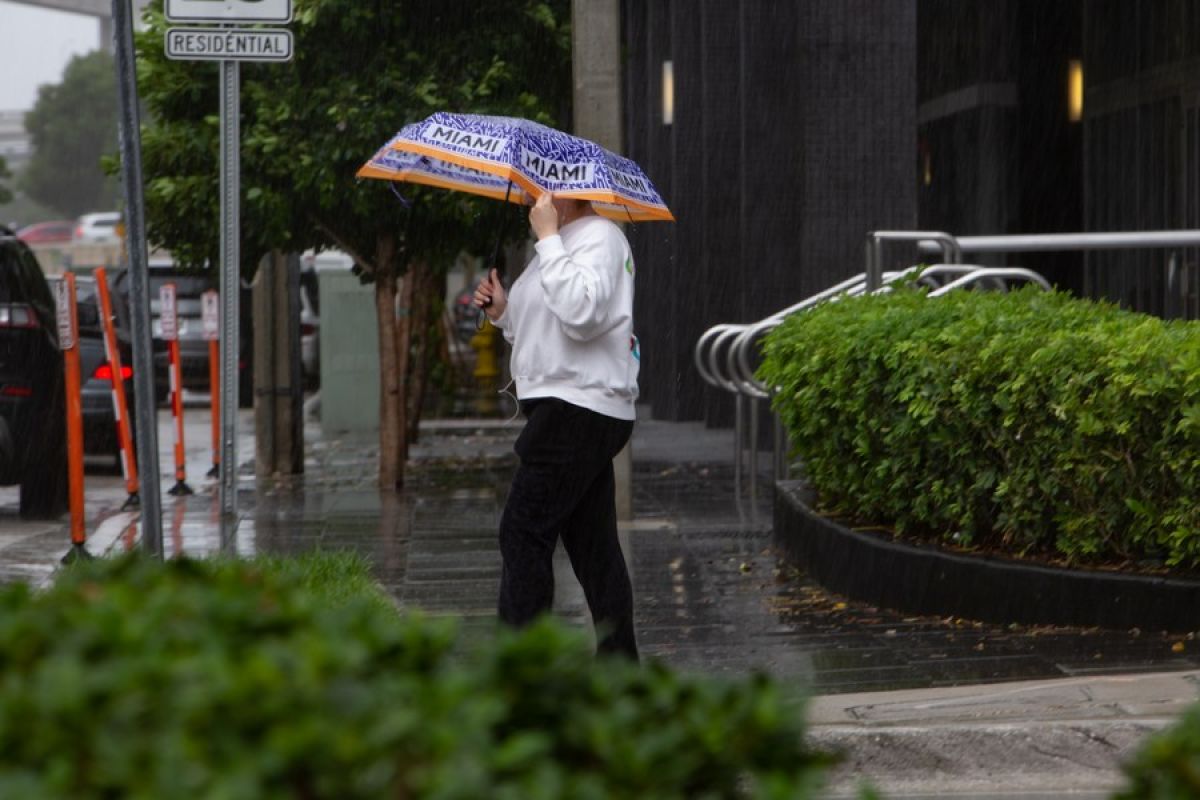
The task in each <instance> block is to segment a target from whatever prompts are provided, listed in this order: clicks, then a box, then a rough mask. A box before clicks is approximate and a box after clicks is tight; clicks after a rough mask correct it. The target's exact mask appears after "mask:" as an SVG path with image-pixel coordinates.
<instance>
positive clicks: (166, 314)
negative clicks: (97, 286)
mask: <svg viewBox="0 0 1200 800" xmlns="http://www.w3.org/2000/svg"><path fill="white" fill-rule="evenodd" d="M158 318H159V322H160V324H161V325H162V337H163V339H165V340H166V341H167V356H168V358H169V362H170V363H169V364H168V365H167V370H168V371H169V372H170V376H171V414H172V415H173V416H174V417H175V485H174V486H172V487H171V488H170V489H168V490H167V494H171V495H187V494H194V492H193V491H192V488H191V487H190V486H188V485H187V454H186V451H185V450H184V445H183V366H182V365H181V364H180V363H179V326H178V322H177V321H178V319H179V316H178V313H177V309H176V306H175V284H173V283H167V284H164V285H163V286H162V288H161V289H159V292H158Z"/></svg>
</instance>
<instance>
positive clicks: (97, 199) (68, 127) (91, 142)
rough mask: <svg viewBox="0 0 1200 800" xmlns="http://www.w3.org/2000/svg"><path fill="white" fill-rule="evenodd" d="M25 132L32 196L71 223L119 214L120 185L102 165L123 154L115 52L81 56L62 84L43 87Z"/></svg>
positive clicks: (25, 186)
mask: <svg viewBox="0 0 1200 800" xmlns="http://www.w3.org/2000/svg"><path fill="white" fill-rule="evenodd" d="M25 130H26V131H28V132H29V138H30V143H31V144H32V145H33V155H32V156H31V157H30V160H29V163H28V164H27V165H26V166H25V169H24V170H23V171H22V172H21V177H20V179H19V185H20V187H21V190H22V191H23V192H24V193H25V194H26V195H28V196H29V197H30V198H31V199H32V200H34V201H36V202H38V203H40V204H41V205H44V206H46V207H48V208H51V209H53V210H54V211H55V212H56V213H57V214H58V215H59V216H60V217H65V218H68V219H69V218H72V217H77V216H79V215H81V214H86V213H88V212H91V211H111V210H114V209H116V207H117V188H118V184H117V180H116V179H115V178H112V177H109V176H108V175H106V174H105V171H104V168H103V167H102V165H101V161H102V158H103V156H104V154H105V153H111V152H113V151H114V150H116V149H117V80H116V70H115V67H114V66H113V56H112V53H109V52H106V51H103V50H94V51H92V52H91V53H88V54H86V55H81V56H75V57H74V58H72V59H71V60H70V61H69V62H68V63H67V66H66V69H64V70H63V77H62V80H61V81H60V82H59V83H54V84H46V85H43V86H40V87H38V96H37V101H36V102H35V103H34V106H33V110H31V111H30V112H29V113H28V114H26V115H25ZM0 201H2V199H0Z"/></svg>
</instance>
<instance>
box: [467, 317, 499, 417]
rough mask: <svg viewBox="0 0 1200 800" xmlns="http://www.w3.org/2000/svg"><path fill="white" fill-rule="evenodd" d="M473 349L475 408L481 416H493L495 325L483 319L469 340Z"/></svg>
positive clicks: (497, 410) (494, 402)
mask: <svg viewBox="0 0 1200 800" xmlns="http://www.w3.org/2000/svg"><path fill="white" fill-rule="evenodd" d="M469 344H470V345H471V349H472V350H474V351H475V372H474V375H475V388H476V390H477V391H478V395H477V396H476V399H475V410H476V412H477V413H478V414H479V416H481V417H490V416H494V415H495V414H496V413H498V412H499V405H498V404H497V402H496V390H497V388H498V387H497V385H496V384H497V379H498V378H499V377H500V370H499V369H498V368H497V366H496V326H494V325H492V323H491V321H489V320H486V319H485V320H484V321H483V327H481V328H480V329H479V330H477V331H476V332H475V335H474V336H472V337H471V341H470V342H469Z"/></svg>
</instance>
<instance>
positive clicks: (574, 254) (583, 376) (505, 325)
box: [496, 215, 640, 420]
mask: <svg viewBox="0 0 1200 800" xmlns="http://www.w3.org/2000/svg"><path fill="white" fill-rule="evenodd" d="M536 247H537V256H536V257H535V258H534V259H533V260H532V261H530V262H529V265H528V266H526V267H525V271H524V272H523V273H521V277H520V278H518V279H517V281H516V283H514V284H513V285H512V287H511V288H510V289H509V290H508V307H507V308H506V309H505V310H504V314H502V315H501V316H500V318H499V319H498V320H496V326H497V327H498V328H500V329H501V330H502V331H504V338H505V339H507V340H508V341H509V343H511V344H512V346H513V351H512V362H511V363H512V376H513V381H514V382H515V383H516V386H517V397H518V398H519V399H521V400H530V399H533V398H535V397H557V398H559V399H560V400H566V401H567V402H568V403H573V404H575V405H577V406H583V407H584V408H588V409H591V410H592V411H595V412H597V413H600V414H604V415H605V416H609V417H616V418H617V419H627V420H632V419H633V418H634V401H635V400H636V399H637V394H638V389H637V377H638V368H639V366H640V365H639V363H638V362H639V358H640V353H639V352H638V344H637V339H636V337H634V335H633V274H634V269H633V254H632V253H631V252H630V249H629V242H627V241H626V240H625V235H624V234H623V233H621V229H620V228H618V227H617V226H616V225H615V224H614V223H612V222H610V221H609V220H607V219H605V218H603V217H600V216H592V215H588V216H586V217H581V218H579V219H577V220H573V221H572V222H570V223H569V224H567V225H566V226H564V227H563V228H561V229H560V230H559V232H558V235H557V236H548V237H546V238H545V239H542V240H541V241H540V242H538V243H537V245H536Z"/></svg>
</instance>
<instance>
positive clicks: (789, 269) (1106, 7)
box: [622, 0, 1200, 424]
mask: <svg viewBox="0 0 1200 800" xmlns="http://www.w3.org/2000/svg"><path fill="white" fill-rule="evenodd" d="M622 26H623V47H624V53H623V56H624V64H625V74H624V102H625V123H626V149H627V151H628V153H629V154H630V156H631V157H633V158H634V159H635V160H637V161H638V162H639V163H641V164H642V165H643V166H644V167H645V168H646V170H647V172H648V174H649V175H650V176H651V178H652V179H653V180H654V181H655V182H656V184H657V185H658V187H659V189H660V190H661V192H662V194H663V196H664V197H665V198H666V199H667V201H668V203H669V204H670V206H671V208H672V210H673V211H674V212H675V214H676V217H677V218H678V223H677V224H674V225H660V224H657V223H654V224H644V225H638V226H634V227H633V229H632V230H631V231H630V238H631V241H632V242H633V244H634V248H635V253H636V255H637V258H638V263H639V265H640V270H639V277H638V282H639V285H638V300H637V308H636V314H637V318H638V328H639V336H640V337H641V339H642V342H643V364H642V367H643V369H642V375H643V378H642V381H641V383H642V388H643V393H644V396H645V399H646V400H648V401H649V403H650V404H651V407H652V410H653V414H654V416H655V417H657V418H665V419H676V420H679V419H706V420H708V421H709V422H710V423H714V424H726V423H727V422H728V420H729V419H730V415H729V409H728V406H727V404H728V402H729V401H728V398H727V397H726V396H725V395H724V393H722V392H719V391H715V390H712V389H710V388H708V387H706V386H705V385H704V384H703V383H702V381H701V379H700V376H699V374H698V373H697V371H696V369H695V367H694V365H693V363H692V350H693V347H694V345H695V342H696V340H697V338H698V337H699V336H700V334H701V333H702V332H703V331H704V330H705V329H707V328H708V327H710V326H712V325H714V324H717V323H720V322H747V321H752V320H756V319H760V318H762V317H764V316H766V315H768V314H770V313H772V312H773V311H776V310H779V309H781V308H783V307H786V306H788V305H790V304H792V303H795V302H797V301H799V300H800V299H803V298H804V297H807V296H809V295H812V294H814V293H816V292H818V291H820V290H821V289H824V288H826V287H828V286H830V285H832V284H834V283H836V282H837V281H840V280H842V279H844V278H846V277H849V276H851V275H853V274H855V273H857V272H860V271H861V270H862V268H863V249H864V244H865V241H866V234H867V233H868V232H869V231H872V230H879V229H916V228H920V229H936V230H946V231H949V232H950V233H953V234H955V235H963V236H965V235H981V234H1008V233H1048V232H1076V231H1134V230H1159V229H1178V228H1200V178H1198V175H1200V2H1198V1H1197V0H788V1H787V2H784V1H775V0H691V1H690V2H685V0H624V2H623V3H622ZM667 65H669V66H667ZM1073 81H1074V86H1075V87H1076V90H1075V91H1074V92H1072V82H1073ZM664 95H666V96H667V97H669V98H670V99H671V100H673V106H672V108H670V109H669V110H668V109H666V108H664ZM903 250H904V248H896V251H897V252H895V253H894V254H892V256H891V257H892V258H893V259H895V260H896V261H897V262H904V263H915V261H916V260H917V258H918V256H917V254H916V253H915V251H908V252H901V251H903ZM889 252H890V251H889ZM905 259H907V261H905ZM970 260H972V261H979V262H983V263H1009V264H1018V265H1021V266H1028V267H1031V268H1033V269H1037V270H1039V271H1041V272H1042V273H1043V274H1045V275H1047V277H1049V278H1050V279H1051V280H1052V281H1054V282H1055V283H1057V284H1058V285H1059V286H1060V287H1062V288H1065V289H1068V290H1071V291H1074V292H1077V293H1080V294H1085V295H1090V296H1096V297H1107V298H1110V299H1113V300H1115V301H1118V302H1121V303H1122V304H1124V305H1127V306H1129V307H1131V308H1136V309H1139V310H1144V311H1148V312H1151V313H1157V314H1163V315H1166V316H1182V317H1189V318H1196V317H1200V303H1198V300H1197V286H1198V284H1200V264H1198V259H1197V253H1196V251H1194V250H1176V251H1163V250H1143V251H1119V252H1103V253H1088V254H1084V253H1021V254H1012V255H1008V256H1004V255H979V256H973V257H972V258H971V259H970Z"/></svg>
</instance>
